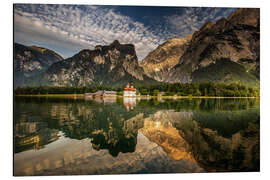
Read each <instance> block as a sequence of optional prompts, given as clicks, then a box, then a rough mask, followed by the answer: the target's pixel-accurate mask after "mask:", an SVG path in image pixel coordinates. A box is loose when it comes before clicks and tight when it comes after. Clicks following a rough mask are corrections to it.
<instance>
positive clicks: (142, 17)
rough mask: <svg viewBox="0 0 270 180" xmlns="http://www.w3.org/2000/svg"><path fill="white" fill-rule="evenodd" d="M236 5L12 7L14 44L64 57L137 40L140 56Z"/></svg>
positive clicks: (136, 45) (182, 35)
mask: <svg viewBox="0 0 270 180" xmlns="http://www.w3.org/2000/svg"><path fill="white" fill-rule="evenodd" d="M235 10H236V9H234V8H207V7H160V6H104V5H101V6H91V5H59V4H57V5H52V4H50V5H48V4H15V5H14V42H16V43H21V44H24V45H36V46H41V47H45V48H48V49H51V50H54V51H55V52H57V53H59V54H60V55H61V56H63V57H64V58H68V57H71V56H73V55H75V54H76V53H78V52H79V51H81V50H82V49H94V47H95V46H97V45H109V44H111V43H112V42H113V41H114V40H118V41H119V42H120V43H121V44H134V45H135V50H136V53H137V56H138V59H139V60H141V59H143V58H144V57H145V56H147V54H148V53H149V52H151V51H153V50H154V49H155V48H156V47H157V46H158V45H160V44H162V43H164V42H165V41H166V40H168V39H169V38H175V37H185V36H187V35H189V34H192V33H194V32H195V31H197V30H199V29H200V28H201V27H202V26H203V24H204V23H206V22H208V21H213V22H215V21H217V20H218V19H220V18H222V17H227V16H228V15H230V14H231V13H232V12H233V11H235Z"/></svg>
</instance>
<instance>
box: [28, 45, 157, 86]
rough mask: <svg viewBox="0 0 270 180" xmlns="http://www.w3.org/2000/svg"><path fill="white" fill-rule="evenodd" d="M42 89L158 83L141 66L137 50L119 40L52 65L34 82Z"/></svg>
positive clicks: (81, 52) (83, 51)
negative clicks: (41, 86)
mask: <svg viewBox="0 0 270 180" xmlns="http://www.w3.org/2000/svg"><path fill="white" fill-rule="evenodd" d="M33 81H34V82H35V83H40V84H41V85H53V86H87V85H111V86H117V85H118V86H119V85H125V84H126V83H127V82H130V81H134V82H135V83H136V82H137V83H140V82H144V83H147V82H149V83H155V81H154V80H153V79H150V78H149V77H147V76H145V75H144V71H143V69H142V68H141V67H140V66H139V65H138V59H137V56H136V52H135V47H134V46H133V45H132V44H120V43H119V42H118V41H117V40H116V41H114V42H113V43H112V44H110V45H108V46H96V47H95V49H94V50H82V51H80V52H79V53H78V54H76V55H74V56H73V57H71V58H68V59H65V60H63V61H61V62H58V63H55V64H53V65H52V66H51V67H50V68H49V69H48V70H47V71H46V72H45V73H44V74H42V76H40V77H38V78H36V79H35V80H33Z"/></svg>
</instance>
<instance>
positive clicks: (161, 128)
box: [140, 111, 196, 162]
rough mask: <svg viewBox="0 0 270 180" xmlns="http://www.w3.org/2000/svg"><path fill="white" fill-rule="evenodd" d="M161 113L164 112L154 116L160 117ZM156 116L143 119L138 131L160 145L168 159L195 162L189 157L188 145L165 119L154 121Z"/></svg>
mask: <svg viewBox="0 0 270 180" xmlns="http://www.w3.org/2000/svg"><path fill="white" fill-rule="evenodd" d="M162 113H164V112H162V111H159V112H157V113H156V114H158V115H161V114H162ZM156 114H155V115H153V116H150V117H149V118H146V119H145V121H144V127H143V128H142V129H140V131H141V132H142V133H143V134H144V135H145V136H146V137H147V138H148V139H149V140H150V141H152V142H155V143H157V144H158V145H160V146H161V147H162V148H163V150H164V151H165V152H166V153H167V154H168V156H169V157H171V158H173V159H175V160H182V159H183V160H191V161H193V162H196V161H195V159H194V158H193V156H192V155H191V152H190V148H189V144H188V143H187V142H186V141H185V140H184V139H183V138H182V137H181V136H180V135H179V134H178V131H177V129H175V128H174V127H173V126H172V124H171V123H170V121H166V120H167V119H163V118H162V119H156V118H155V117H156ZM161 116H162V115H161ZM164 120H165V121H164Z"/></svg>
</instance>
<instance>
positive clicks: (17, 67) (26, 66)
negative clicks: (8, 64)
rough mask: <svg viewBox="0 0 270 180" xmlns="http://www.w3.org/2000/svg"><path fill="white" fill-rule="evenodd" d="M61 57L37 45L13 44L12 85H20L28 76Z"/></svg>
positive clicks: (43, 69) (59, 59)
mask: <svg viewBox="0 0 270 180" xmlns="http://www.w3.org/2000/svg"><path fill="white" fill-rule="evenodd" d="M61 60H63V58H62V57H61V56H60V55H59V54H57V53H55V52H54V51H52V50H49V49H46V48H41V47H37V46H24V45H21V44H18V43H15V44H14V85H15V87H17V86H21V85H23V84H24V83H25V81H26V80H27V79H28V78H29V77H33V76H36V75H38V74H40V73H42V72H44V71H46V70H47V69H48V68H49V66H50V65H52V64H53V63H55V62H58V61H61Z"/></svg>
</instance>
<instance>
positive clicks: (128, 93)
mask: <svg viewBox="0 0 270 180" xmlns="http://www.w3.org/2000/svg"><path fill="white" fill-rule="evenodd" d="M123 96H124V97H136V89H135V88H134V84H133V83H127V85H126V87H125V88H124V94H123Z"/></svg>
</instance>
